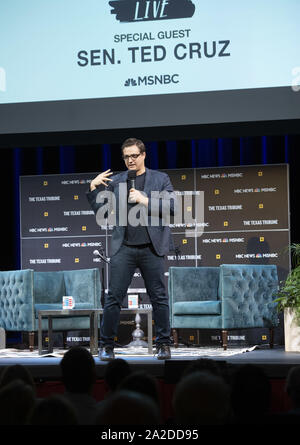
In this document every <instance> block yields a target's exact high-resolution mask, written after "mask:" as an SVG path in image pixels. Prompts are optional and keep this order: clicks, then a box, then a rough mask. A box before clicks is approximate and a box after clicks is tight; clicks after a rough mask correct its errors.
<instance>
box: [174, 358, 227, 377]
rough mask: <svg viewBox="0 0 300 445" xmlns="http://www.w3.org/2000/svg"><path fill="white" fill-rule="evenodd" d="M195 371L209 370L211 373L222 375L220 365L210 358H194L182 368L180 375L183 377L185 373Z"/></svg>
mask: <svg viewBox="0 0 300 445" xmlns="http://www.w3.org/2000/svg"><path fill="white" fill-rule="evenodd" d="M222 365H223V363H222ZM223 367H224V365H223ZM195 371H200V372H202V371H204V372H209V373H211V374H213V375H217V376H220V377H222V372H221V367H220V365H219V363H218V362H217V361H216V360H213V359H211V358H198V359H196V360H192V361H191V362H190V363H189V364H188V365H187V367H186V368H185V369H184V371H183V374H182V377H185V376H186V375H188V374H191V373H192V372H195Z"/></svg>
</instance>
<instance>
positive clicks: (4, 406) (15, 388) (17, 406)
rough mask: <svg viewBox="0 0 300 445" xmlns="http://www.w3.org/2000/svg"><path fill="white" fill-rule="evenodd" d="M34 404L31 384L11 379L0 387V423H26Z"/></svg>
mask: <svg viewBox="0 0 300 445" xmlns="http://www.w3.org/2000/svg"><path fill="white" fill-rule="evenodd" d="M34 406H35V393H34V390H33V388H32V386H30V385H27V384H26V383H24V382H23V381H22V380H18V379H17V380H12V381H11V382H10V383H7V385H5V386H3V387H2V388H1V389H0V425H26V424H28V423H29V420H30V416H31V413H32V411H33V409H34Z"/></svg>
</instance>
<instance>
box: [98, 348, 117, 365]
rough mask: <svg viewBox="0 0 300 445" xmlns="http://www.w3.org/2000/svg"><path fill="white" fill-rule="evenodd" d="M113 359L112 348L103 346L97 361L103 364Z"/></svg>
mask: <svg viewBox="0 0 300 445" xmlns="http://www.w3.org/2000/svg"><path fill="white" fill-rule="evenodd" d="M114 358H115V353H114V348H113V347H112V346H104V347H103V348H100V351H99V359H100V360H101V361H103V362H109V361H110V360H113V359H114Z"/></svg>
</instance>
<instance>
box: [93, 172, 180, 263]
mask: <svg viewBox="0 0 300 445" xmlns="http://www.w3.org/2000/svg"><path fill="white" fill-rule="evenodd" d="M127 178H128V171H125V172H122V173H119V174H117V175H114V176H111V177H110V179H112V181H111V182H109V185H108V186H107V187H104V186H100V187H97V189H95V190H93V191H90V192H88V193H87V199H88V201H89V203H90V205H91V207H92V209H93V210H94V212H95V214H96V219H97V214H98V212H99V210H100V209H101V208H102V210H103V206H104V205H106V208H107V209H108V208H109V209H110V210H109V211H110V212H111V210H112V209H113V208H114V207H115V208H114V211H113V216H114V219H115V221H114V224H113V226H114V227H113V231H112V242H111V252H110V256H113V255H115V254H116V253H117V252H118V250H119V249H120V247H121V245H122V243H123V240H124V235H125V224H126V223H124V214H125V215H126V218H127ZM103 191H104V193H105V192H113V194H114V197H115V198H114V199H115V206H113V205H112V202H109V203H108V200H107V199H106V201H104V202H100V201H101V200H102V201H103V198H101V193H103ZM144 193H145V194H146V195H147V197H148V198H149V205H148V209H146V208H145V207H143V210H144V215H143V216H144V219H143V220H144V221H145V223H143V224H145V225H146V227H147V230H148V234H149V237H150V239H151V243H152V245H153V247H154V250H155V252H156V253H157V255H160V256H163V255H166V254H167V253H168V252H169V251H170V250H174V244H173V239H172V235H171V230H170V227H169V226H168V225H165V224H167V219H166V218H164V216H165V213H164V211H166V212H167V214H170V215H172V216H173V215H174V214H175V207H176V195H175V193H174V190H173V186H172V184H171V181H170V178H169V176H168V175H167V174H166V173H163V172H159V171H157V170H150V169H148V168H146V176H145V185H144ZM156 194H159V196H155V195H156ZM102 196H103V195H102ZM168 209H170V211H169V210H168ZM122 215H123V216H122Z"/></svg>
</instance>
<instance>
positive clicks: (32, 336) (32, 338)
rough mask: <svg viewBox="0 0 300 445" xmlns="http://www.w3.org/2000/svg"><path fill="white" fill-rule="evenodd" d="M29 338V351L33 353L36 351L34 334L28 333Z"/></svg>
mask: <svg viewBox="0 0 300 445" xmlns="http://www.w3.org/2000/svg"><path fill="white" fill-rule="evenodd" d="M28 337H29V351H30V352H33V349H34V332H29V333H28Z"/></svg>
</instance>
